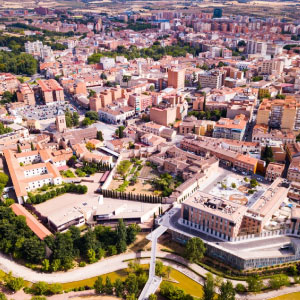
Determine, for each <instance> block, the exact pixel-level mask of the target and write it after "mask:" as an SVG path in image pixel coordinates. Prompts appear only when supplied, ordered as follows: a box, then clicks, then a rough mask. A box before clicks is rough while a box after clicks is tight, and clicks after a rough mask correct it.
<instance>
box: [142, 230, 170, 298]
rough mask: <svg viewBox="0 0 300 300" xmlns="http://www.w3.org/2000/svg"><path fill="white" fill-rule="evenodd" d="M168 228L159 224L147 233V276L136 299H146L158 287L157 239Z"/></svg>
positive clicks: (159, 279) (159, 278)
mask: <svg viewBox="0 0 300 300" xmlns="http://www.w3.org/2000/svg"><path fill="white" fill-rule="evenodd" d="M167 230H168V227H165V226H159V227H158V228H156V229H155V230H154V231H152V232H151V233H150V234H148V235H147V237H146V238H147V239H148V240H149V241H152V245H151V260H150V268H149V278H148V281H147V282H146V284H145V286H144V288H143V290H142V292H141V294H140V296H139V299H138V300H148V298H149V296H150V295H151V294H154V293H155V292H156V290H157V289H158V287H159V285H160V283H161V281H162V278H161V277H158V276H156V275H155V263H156V251H157V239H158V238H159V237H160V236H161V235H162V234H163V233H164V232H165V231H167Z"/></svg>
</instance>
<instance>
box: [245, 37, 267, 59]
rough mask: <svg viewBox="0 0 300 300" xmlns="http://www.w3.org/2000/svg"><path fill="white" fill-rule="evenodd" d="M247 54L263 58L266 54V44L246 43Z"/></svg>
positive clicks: (257, 42)
mask: <svg viewBox="0 0 300 300" xmlns="http://www.w3.org/2000/svg"><path fill="white" fill-rule="evenodd" d="M247 54H259V55H261V56H265V55H266V54H267V43H266V42H262V41H256V40H249V41H248V42H247Z"/></svg>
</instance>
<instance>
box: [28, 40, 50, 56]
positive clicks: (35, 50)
mask: <svg viewBox="0 0 300 300" xmlns="http://www.w3.org/2000/svg"><path fill="white" fill-rule="evenodd" d="M25 52H26V53H29V54H32V55H36V56H40V57H41V58H42V59H43V60H45V59H47V58H53V50H52V49H51V47H50V46H47V45H43V43H42V42H41V41H35V42H29V41H28V42H27V43H25Z"/></svg>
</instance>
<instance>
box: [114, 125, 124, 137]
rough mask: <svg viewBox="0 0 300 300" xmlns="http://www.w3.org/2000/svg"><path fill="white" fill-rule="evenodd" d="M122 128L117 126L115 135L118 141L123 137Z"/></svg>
mask: <svg viewBox="0 0 300 300" xmlns="http://www.w3.org/2000/svg"><path fill="white" fill-rule="evenodd" d="M124 129H125V127H124V126H119V128H118V129H117V130H116V132H115V133H116V135H117V136H118V138H119V139H122V138H123V137H124Z"/></svg>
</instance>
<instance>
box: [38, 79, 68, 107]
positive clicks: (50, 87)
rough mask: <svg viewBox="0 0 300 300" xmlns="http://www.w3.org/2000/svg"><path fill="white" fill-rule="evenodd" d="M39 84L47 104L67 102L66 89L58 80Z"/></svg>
mask: <svg viewBox="0 0 300 300" xmlns="http://www.w3.org/2000/svg"><path fill="white" fill-rule="evenodd" d="M37 83H38V85H39V88H40V93H41V96H42V99H43V100H44V102H45V103H46V104H51V103H53V102H64V101H65V95H64V89H63V88H62V87H61V86H60V84H59V83H58V82H57V81H56V80H54V79H49V80H38V81H37Z"/></svg>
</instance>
